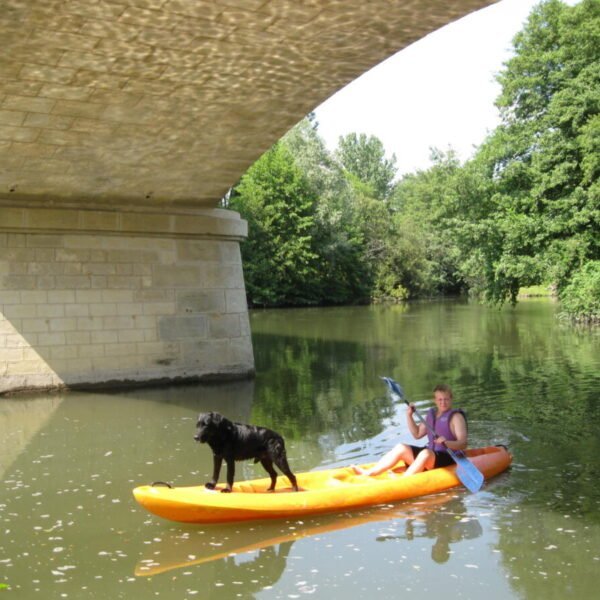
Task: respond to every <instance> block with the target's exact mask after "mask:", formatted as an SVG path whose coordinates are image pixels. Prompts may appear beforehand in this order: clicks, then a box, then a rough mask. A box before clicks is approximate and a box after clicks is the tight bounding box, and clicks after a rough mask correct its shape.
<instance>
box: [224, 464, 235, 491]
mask: <svg viewBox="0 0 600 600" xmlns="http://www.w3.org/2000/svg"><path fill="white" fill-rule="evenodd" d="M225 462H226V463H227V485H226V486H225V487H224V488H223V489H222V490H221V491H222V492H231V489H232V488H233V478H234V477H235V460H233V458H228V457H226V458H225Z"/></svg>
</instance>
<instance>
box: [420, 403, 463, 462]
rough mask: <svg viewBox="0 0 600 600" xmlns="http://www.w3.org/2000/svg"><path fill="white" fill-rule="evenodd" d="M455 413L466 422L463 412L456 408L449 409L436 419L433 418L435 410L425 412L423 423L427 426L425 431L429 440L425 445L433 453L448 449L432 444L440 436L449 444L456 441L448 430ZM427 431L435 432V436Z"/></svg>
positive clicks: (441, 445)
mask: <svg viewBox="0 0 600 600" xmlns="http://www.w3.org/2000/svg"><path fill="white" fill-rule="evenodd" d="M457 412H458V413H460V414H461V415H462V416H463V417H464V418H465V422H466V420H467V416H466V415H465V413H464V411H462V410H461V409H460V408H456V409H454V408H451V409H450V410H447V411H446V412H445V413H443V414H442V416H441V417H439V418H436V416H435V413H436V409H435V408H430V409H429V410H428V411H427V416H426V417H425V422H426V423H427V425H428V426H429V427H428V430H427V438H428V440H429V442H428V443H427V447H428V448H430V449H432V450H434V451H435V452H448V448H446V446H444V445H443V444H436V443H434V439H435V438H436V437H439V436H440V435H441V436H442V437H445V438H446V439H447V440H448V441H450V442H453V441H455V440H456V436H455V435H454V434H453V433H452V430H451V429H450V419H452V416H453V415H454V414H455V413H457ZM429 429H432V430H433V431H435V433H436V434H437V435H435V436H433V435H431V433H430V432H429Z"/></svg>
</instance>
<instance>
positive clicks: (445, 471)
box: [133, 446, 512, 523]
mask: <svg viewBox="0 0 600 600" xmlns="http://www.w3.org/2000/svg"><path fill="white" fill-rule="evenodd" d="M467 456H468V457H469V460H470V461H471V462H472V463H473V464H474V465H475V466H476V467H477V468H478V469H479V470H480V471H481V472H482V473H483V475H484V476H485V478H486V479H489V478H490V477H493V476H495V475H497V474H498V473H501V472H502V471H504V470H506V469H507V468H508V466H509V465H510V463H511V461H512V456H511V455H510V453H509V452H508V451H507V450H506V448H504V447H503V446H489V447H486V448H479V449H472V450H468V451H467ZM365 466H366V465H365ZM404 469H405V466H404V465H403V464H399V466H397V467H396V468H395V469H394V470H393V471H387V472H385V473H382V474H381V475H378V476H376V477H367V476H364V475H356V474H355V473H354V471H353V470H352V469H351V468H350V467H342V468H337V469H329V470H323V471H310V472H307V473H298V474H296V476H297V478H298V484H299V486H300V488H301V489H302V491H300V492H294V491H292V488H291V486H290V483H289V481H287V478H285V477H280V478H279V481H278V483H279V485H278V488H277V490H276V491H275V492H267V488H268V487H269V485H270V479H268V478H264V479H254V480H250V481H241V482H239V483H235V484H234V486H233V493H231V494H222V493H220V491H219V490H220V489H221V488H219V487H217V489H216V490H208V489H206V488H205V487H204V486H194V487H174V488H171V487H165V486H156V485H154V486H151V485H145V486H140V487H137V488H135V489H134V490H133V494H134V496H135V499H136V500H137V501H138V502H139V503H140V504H141V505H142V506H143V507H144V508H146V509H147V510H148V511H150V512H151V513H154V514H155V515H158V516H160V517H163V518H165V519H170V520H172V521H181V522H186V523H226V522H234V521H249V520H259V519H278V518H298V517H304V516H306V515H314V514H320V513H328V512H343V511H347V510H354V509H358V508H364V507H366V506H373V505H375V504H386V503H390V502H397V501H399V500H405V499H407V498H414V497H417V496H424V495H427V494H434V493H437V492H441V491H444V490H447V489H450V488H453V487H456V486H459V485H461V483H460V480H459V479H458V477H457V476H456V473H455V470H456V467H455V466H454V465H452V466H449V467H444V468H441V469H433V470H431V471H426V472H424V473H417V474H415V475H411V476H410V477H404V476H403V474H404Z"/></svg>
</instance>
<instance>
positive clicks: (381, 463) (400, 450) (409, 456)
mask: <svg viewBox="0 0 600 600" xmlns="http://www.w3.org/2000/svg"><path fill="white" fill-rule="evenodd" d="M421 454H422V452H421ZM417 458H418V457H417ZM401 460H403V461H404V462H405V463H406V464H407V465H410V464H411V463H412V462H413V460H415V457H414V455H413V450H412V448H411V447H410V446H407V445H406V444H398V445H397V446H394V447H393V448H392V449H391V450H390V451H389V452H388V453H387V454H384V455H383V456H382V457H381V458H380V459H379V460H378V461H377V463H375V464H374V465H373V466H372V467H371V468H370V469H361V468H360V467H358V466H356V465H352V468H353V469H354V472H355V473H356V474H357V475H379V474H380V473H383V472H384V471H388V470H389V469H391V468H393V467H394V466H396V465H397V464H398V462H399V461H401Z"/></svg>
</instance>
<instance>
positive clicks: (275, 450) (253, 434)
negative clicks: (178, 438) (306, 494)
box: [194, 412, 298, 492]
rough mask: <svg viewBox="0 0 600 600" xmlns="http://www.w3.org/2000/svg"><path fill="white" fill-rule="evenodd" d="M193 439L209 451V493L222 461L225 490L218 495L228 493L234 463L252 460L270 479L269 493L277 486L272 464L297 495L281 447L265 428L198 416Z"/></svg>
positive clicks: (209, 415)
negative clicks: (258, 464)
mask: <svg viewBox="0 0 600 600" xmlns="http://www.w3.org/2000/svg"><path fill="white" fill-rule="evenodd" d="M194 439H195V440H196V441H197V442H201V443H207V444H208V445H209V446H210V447H211V450H212V451H213V463H214V469H213V477H212V481H209V482H208V483H206V484H205V485H206V487H207V488H208V489H209V490H213V489H214V488H215V485H216V484H217V481H218V480H219V473H220V472H221V464H222V462H223V460H225V462H226V463H227V486H226V487H225V488H224V489H223V490H221V491H223V492H231V488H232V486H233V477H234V475H235V461H236V460H247V459H249V458H253V459H254V462H255V463H256V462H259V461H260V464H261V465H262V466H263V467H264V468H265V469H266V470H267V472H268V473H269V475H270V476H271V487H270V488H269V489H268V491H269V492H272V491H273V490H274V489H275V483H276V482H277V472H276V471H275V469H274V468H273V463H275V464H276V465H277V466H278V467H279V468H280V469H281V470H282V471H283V473H284V474H285V475H287V477H288V479H289V480H290V482H291V483H292V486H293V487H294V490H296V491H298V484H297V482H296V476H295V475H294V474H293V473H292V471H291V469H290V467H289V465H288V462H287V456H286V453H285V443H284V441H283V438H282V437H281V436H280V435H279V434H278V433H276V432H275V431H272V430H270V429H267V428H266V427H256V426H254V425H245V424H243V423H234V422H232V421H230V420H229V419H226V418H225V417H224V416H222V415H220V414H219V413H216V412H209V413H200V414H199V415H198V422H197V423H196V435H195V436H194Z"/></svg>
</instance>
